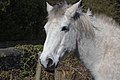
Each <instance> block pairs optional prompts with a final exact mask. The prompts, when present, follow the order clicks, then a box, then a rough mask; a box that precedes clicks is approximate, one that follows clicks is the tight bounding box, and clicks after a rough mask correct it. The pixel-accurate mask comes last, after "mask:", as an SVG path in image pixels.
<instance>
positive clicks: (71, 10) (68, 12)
mask: <svg viewBox="0 0 120 80" xmlns="http://www.w3.org/2000/svg"><path fill="white" fill-rule="evenodd" d="M81 1H82V0H80V1H79V2H77V3H75V4H73V5H72V6H71V7H69V8H68V9H67V10H66V12H65V14H66V15H67V16H70V17H72V16H73V15H74V14H75V12H76V11H77V9H78V7H79V5H80V3H81Z"/></svg>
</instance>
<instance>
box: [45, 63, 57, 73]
mask: <svg viewBox="0 0 120 80" xmlns="http://www.w3.org/2000/svg"><path fill="white" fill-rule="evenodd" d="M57 67H58V64H57V65H56V66H54V67H53V66H51V67H48V68H44V70H45V71H47V72H49V73H55V69H56V68H57Z"/></svg>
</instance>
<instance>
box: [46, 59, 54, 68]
mask: <svg viewBox="0 0 120 80" xmlns="http://www.w3.org/2000/svg"><path fill="white" fill-rule="evenodd" d="M52 65H53V60H52V59H50V58H48V64H47V66H48V67H51V66H52Z"/></svg>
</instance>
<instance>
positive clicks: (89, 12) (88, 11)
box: [86, 8, 93, 16]
mask: <svg viewBox="0 0 120 80" xmlns="http://www.w3.org/2000/svg"><path fill="white" fill-rule="evenodd" d="M86 14H87V15H88V16H92V15H93V14H92V11H91V10H90V8H88V9H87V13H86Z"/></svg>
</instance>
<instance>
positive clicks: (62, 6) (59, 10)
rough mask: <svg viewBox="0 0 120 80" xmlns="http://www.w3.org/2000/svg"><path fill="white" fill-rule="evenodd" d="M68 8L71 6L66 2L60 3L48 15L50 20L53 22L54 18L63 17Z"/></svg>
mask: <svg viewBox="0 0 120 80" xmlns="http://www.w3.org/2000/svg"><path fill="white" fill-rule="evenodd" d="M68 7H70V5H68V4H67V3H65V2H61V3H58V4H57V5H55V6H54V7H53V9H52V10H51V11H50V13H49V14H48V19H49V20H51V19H53V18H58V17H62V16H63V15H64V13H65V11H66V9H67V8H68Z"/></svg>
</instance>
